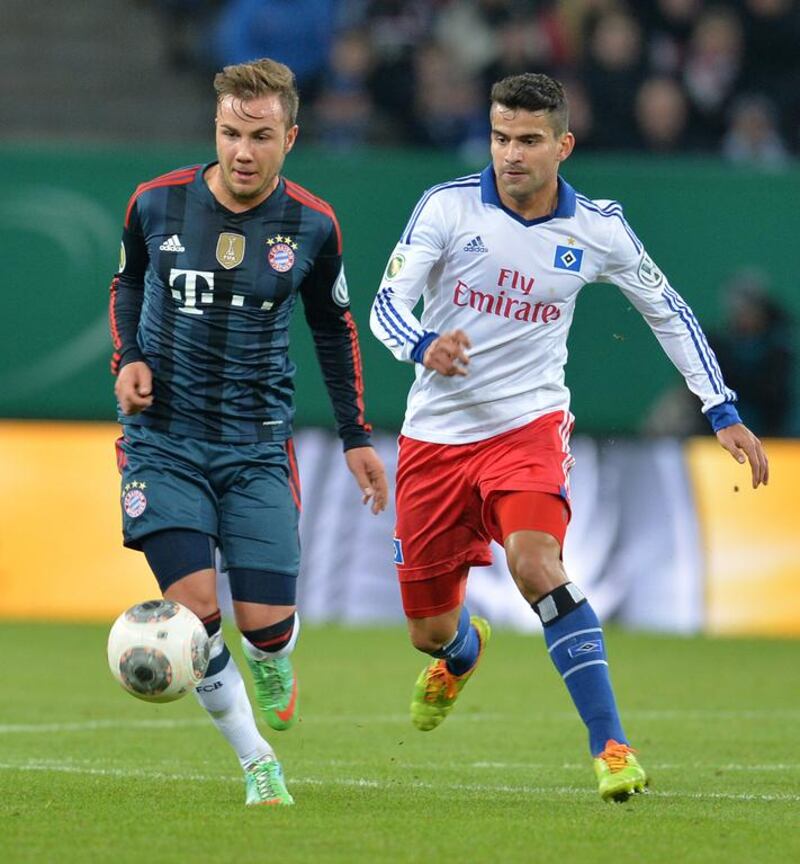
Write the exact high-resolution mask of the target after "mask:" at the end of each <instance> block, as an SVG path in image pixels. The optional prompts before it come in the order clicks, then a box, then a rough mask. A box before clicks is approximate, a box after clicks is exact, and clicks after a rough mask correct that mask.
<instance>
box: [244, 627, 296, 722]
mask: <svg viewBox="0 0 800 864" xmlns="http://www.w3.org/2000/svg"><path fill="white" fill-rule="evenodd" d="M242 643H243V645H244V639H243V640H242ZM244 658H245V660H246V661H247V665H248V666H249V667H250V671H251V672H252V673H253V684H254V685H255V691H256V703H257V704H258V707H259V708H260V709H261V713H262V714H263V715H264V719H265V720H266V721H267V723H268V724H269V725H270V727H271V728H272V729H275V730H277V731H278V732H281V731H283V730H284V729H289V728H290V727H291V726H294V724H295V723H296V722H297V718H298V716H299V703H298V690H297V676H296V675H295V674H294V669H293V668H292V661H291V660H290V659H289V658H288V657H279V658H277V659H275V660H256V659H255V658H254V657H251V656H250V652H249V651H248V650H247V647H246V646H244Z"/></svg>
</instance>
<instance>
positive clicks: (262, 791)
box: [244, 757, 294, 805]
mask: <svg viewBox="0 0 800 864" xmlns="http://www.w3.org/2000/svg"><path fill="white" fill-rule="evenodd" d="M244 783H245V804H247V805H253V804H279V805H280V804H284V805H285V804H294V798H292V796H291V795H290V794H289V790H288V789H287V788H286V782H285V781H284V779H283V771H282V770H281V765H280V762H278V761H277V759H274V758H272V757H270V758H267V759H261V760H260V761H258V762H254V763H253V764H252V765H248V766H247V768H246V769H245V772H244Z"/></svg>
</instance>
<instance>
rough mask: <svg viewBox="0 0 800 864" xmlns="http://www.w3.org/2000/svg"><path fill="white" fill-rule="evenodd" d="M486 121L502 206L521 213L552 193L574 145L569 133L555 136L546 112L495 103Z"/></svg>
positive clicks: (573, 139)
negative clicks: (519, 209) (543, 194)
mask: <svg viewBox="0 0 800 864" xmlns="http://www.w3.org/2000/svg"><path fill="white" fill-rule="evenodd" d="M489 119H490V120H491V124H492V148H491V149H492V164H493V166H494V173H495V177H496V178H497V187H498V192H499V193H500V198H501V200H502V201H503V203H504V204H507V205H509V204H510V205H511V206H512V207H513V208H514V209H517V208H523V209H524V208H525V207H526V206H527V205H529V204H530V203H531V202H533V201H535V200H536V198H537V196H538V195H540V194H541V193H547V194H550V192H551V190H552V191H554V190H555V184H556V178H557V176H558V167H559V165H560V164H561V163H562V162H563V161H564V160H565V159H566V158H567V157H568V156H569V154H570V153H571V152H572V148H573V147H574V145H575V138H574V137H573V135H572V133H571V132H565V133H564V134H563V135H556V133H555V132H554V130H553V127H552V125H551V121H550V117H549V115H548V113H547V112H546V111H525V110H524V109H522V108H519V109H510V108H506V107H504V106H503V105H499V104H497V103H495V104H494V105H492V109H491V112H490V114H489Z"/></svg>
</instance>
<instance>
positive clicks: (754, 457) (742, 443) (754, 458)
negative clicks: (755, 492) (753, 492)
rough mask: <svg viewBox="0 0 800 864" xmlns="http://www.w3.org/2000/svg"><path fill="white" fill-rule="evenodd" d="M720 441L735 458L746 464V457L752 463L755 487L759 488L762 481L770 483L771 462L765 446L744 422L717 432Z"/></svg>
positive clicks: (765, 483)
mask: <svg viewBox="0 0 800 864" xmlns="http://www.w3.org/2000/svg"><path fill="white" fill-rule="evenodd" d="M717 440H718V441H719V443H720V444H721V445H722V446H723V447H724V448H725V449H726V450H727V451H728V453H730V454H731V456H733V458H734V459H735V460H736V461H737V462H740V463H741V464H744V462H745V459H746V460H747V461H748V462H749V463H750V469H751V470H752V472H753V489H757V488H758V487H759V486H760V485H761V484H762V483H763V484H764V485H765V486H766V485H767V483H769V462H768V461H767V454H766V452H765V451H764V447H763V445H762V444H761V442H760V441H759V440H758V438H756V436H755V435H753V433H752V432H751V431H750V430H749V429H748V428H747V426H745V425H744V424H742V423H734V424H733V426H726V427H725V428H724V429H720V430H719V432H717Z"/></svg>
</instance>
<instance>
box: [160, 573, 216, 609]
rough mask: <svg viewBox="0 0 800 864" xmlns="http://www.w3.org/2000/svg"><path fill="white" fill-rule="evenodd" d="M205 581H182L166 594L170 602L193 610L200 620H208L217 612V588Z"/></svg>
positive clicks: (176, 583)
mask: <svg viewBox="0 0 800 864" xmlns="http://www.w3.org/2000/svg"><path fill="white" fill-rule="evenodd" d="M204 582H205V580H203V581H201V580H196V581H195V580H190V579H180V580H178V581H177V582H175V583H174V584H173V585H171V586H170V587H169V588H167V590H166V591H165V592H164V596H165V597H167V598H168V599H169V600H176V601H177V602H178V603H181V604H182V605H183V606H186V607H187V608H188V609H191V610H192V612H194V614H195V615H197V617H198V618H206V617H207V616H209V615H211V614H213V613H214V612H216V611H217V608H218V601H217V592H216V586H215V585H213V584H204Z"/></svg>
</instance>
